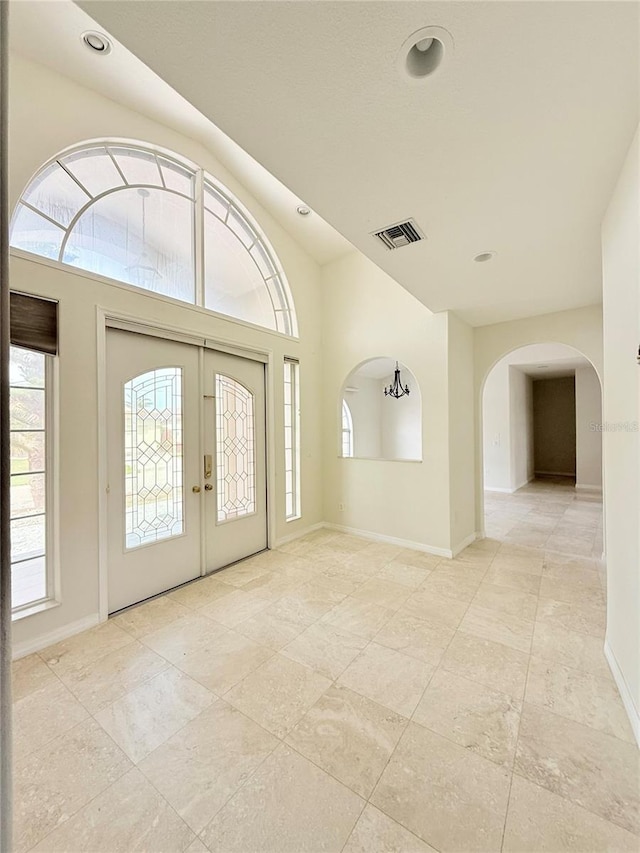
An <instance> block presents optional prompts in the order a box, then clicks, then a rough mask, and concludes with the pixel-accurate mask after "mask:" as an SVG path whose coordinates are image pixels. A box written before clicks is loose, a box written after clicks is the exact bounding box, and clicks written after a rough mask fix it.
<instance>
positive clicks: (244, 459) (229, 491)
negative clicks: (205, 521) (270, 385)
mask: <svg viewBox="0 0 640 853" xmlns="http://www.w3.org/2000/svg"><path fill="white" fill-rule="evenodd" d="M255 430H256V426H255V417H254V406H253V394H252V393H251V391H249V390H248V389H247V388H245V387H244V385H241V384H240V383H239V382H236V381H235V380H234V379H231V377H229V376H225V375H224V374H221V373H217V374H216V467H217V486H218V488H217V498H218V500H217V504H218V516H217V517H218V522H224V521H231V520H233V519H236V518H243V517H245V516H247V515H252V514H253V513H254V512H255V511H256V443H255V434H256V433H255Z"/></svg>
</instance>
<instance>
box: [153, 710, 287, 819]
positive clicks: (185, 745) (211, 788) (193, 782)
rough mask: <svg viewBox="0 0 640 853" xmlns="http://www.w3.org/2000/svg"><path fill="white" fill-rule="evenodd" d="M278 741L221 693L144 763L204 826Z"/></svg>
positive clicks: (178, 806)
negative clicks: (219, 697) (233, 705)
mask: <svg viewBox="0 0 640 853" xmlns="http://www.w3.org/2000/svg"><path fill="white" fill-rule="evenodd" d="M278 744H279V741H278V740H277V738H275V737H274V736H273V735H270V734H269V733H268V732H266V731H265V730H264V729H263V728H261V727H260V726H258V725H257V723H254V722H253V720H250V719H249V718H248V717H245V715H244V714H241V713H240V711H237V710H236V709H235V708H232V707H231V705H228V704H227V703H226V702H224V701H223V700H221V699H218V700H217V701H216V702H214V703H213V705H210V706H209V707H208V708H206V709H205V710H204V711H203V712H202V713H201V714H199V715H198V716H197V717H196V718H195V719H194V720H192V721H191V722H190V723H187V725H186V726H185V727H184V728H183V729H181V730H180V731H179V732H177V733H176V734H175V735H173V737H171V738H169V740H168V741H166V742H165V743H163V744H162V746H159V747H158V748H157V749H155V750H154V751H153V752H152V753H151V754H150V755H148V756H147V757H146V758H145V759H144V760H143V761H141V762H140V769H141V770H142V772H143V773H144V774H145V776H147V778H148V779H149V780H150V781H151V782H152V783H153V785H154V786H155V787H156V788H157V789H158V791H160V793H161V794H162V795H163V796H164V797H166V799H167V800H168V801H169V803H171V805H172V806H173V807H174V809H175V810H176V811H177V812H178V814H179V815H180V816H181V817H182V818H183V820H185V821H186V822H187V823H188V824H189V826H190V827H191V828H192V829H193V830H194V831H195V832H200V831H201V830H202V829H204V827H205V826H206V825H207V823H209V821H210V820H211V818H212V817H213V816H214V815H215V814H216V813H217V812H218V811H219V809H221V808H222V806H223V805H224V804H225V803H226V802H227V800H228V799H229V797H231V795H232V794H234V793H235V792H236V791H237V790H238V788H239V787H240V786H241V785H242V784H243V783H244V782H246V780H247V779H248V778H249V776H250V775H251V774H252V773H253V771H254V770H255V769H256V768H257V767H259V765H260V764H261V763H262V762H263V761H264V759H265V758H266V757H267V756H268V755H270V754H271V753H272V752H273V750H274V749H275V748H276V747H277V746H278Z"/></svg>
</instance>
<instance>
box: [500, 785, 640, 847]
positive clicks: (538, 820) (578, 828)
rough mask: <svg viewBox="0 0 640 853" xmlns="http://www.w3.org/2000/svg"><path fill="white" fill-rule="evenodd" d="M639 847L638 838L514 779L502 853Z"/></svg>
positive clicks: (549, 793)
mask: <svg viewBox="0 0 640 853" xmlns="http://www.w3.org/2000/svg"><path fill="white" fill-rule="evenodd" d="M639 845H640V839H639V838H638V836H637V835H632V834H631V833H630V832H627V830H625V829H622V828H621V827H619V826H616V825H615V824H613V823H610V822H609V821H606V820H603V819H602V818H600V817H598V816H597V815H595V814H592V813H591V812H588V811H586V810H585V809H582V808H580V807H579V806H576V805H574V804H573V803H571V802H569V800H566V799H563V798H562V797H558V796H556V795H555V794H552V793H551V792H549V791H546V790H545V789H544V788H540V787H538V785H533V784H532V783H531V782H527V781H526V779H521V778H520V777H519V776H514V777H513V782H512V785H511V795H510V798H509V811H508V813H507V824H506V827H505V832H504V845H503V848H502V850H503V853H523V851H531V853H604V851H606V853H619V851H629V853H631V851H633V853H637V851H638V848H639Z"/></svg>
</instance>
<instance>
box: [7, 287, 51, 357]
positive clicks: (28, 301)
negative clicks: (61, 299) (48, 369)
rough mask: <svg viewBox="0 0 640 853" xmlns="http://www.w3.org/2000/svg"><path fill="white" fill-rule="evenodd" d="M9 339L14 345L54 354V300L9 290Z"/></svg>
mask: <svg viewBox="0 0 640 853" xmlns="http://www.w3.org/2000/svg"><path fill="white" fill-rule="evenodd" d="M10 320H11V343H12V344H13V345H14V346H16V347H24V348H25V349H32V350H36V351H37V352H43V353H45V354H46V355H57V354H58V303H57V302H53V301H51V300H50V299H41V298H40V297H39V296H29V295H27V294H26V293H14V292H13V291H12V292H11V313H10Z"/></svg>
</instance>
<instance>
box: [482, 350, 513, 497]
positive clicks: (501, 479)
mask: <svg viewBox="0 0 640 853" xmlns="http://www.w3.org/2000/svg"><path fill="white" fill-rule="evenodd" d="M509 401H510V395H509V363H508V362H507V361H501V362H500V363H499V364H496V366H495V367H494V368H493V370H492V371H491V373H490V374H489V376H488V377H487V381H486V383H485V386H484V394H483V397H482V428H483V448H484V487H485V489H495V490H496V491H501V492H502V491H511V412H510V405H509Z"/></svg>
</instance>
